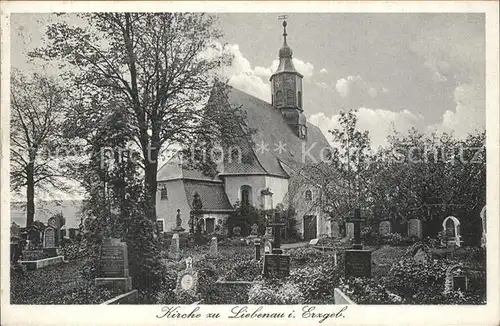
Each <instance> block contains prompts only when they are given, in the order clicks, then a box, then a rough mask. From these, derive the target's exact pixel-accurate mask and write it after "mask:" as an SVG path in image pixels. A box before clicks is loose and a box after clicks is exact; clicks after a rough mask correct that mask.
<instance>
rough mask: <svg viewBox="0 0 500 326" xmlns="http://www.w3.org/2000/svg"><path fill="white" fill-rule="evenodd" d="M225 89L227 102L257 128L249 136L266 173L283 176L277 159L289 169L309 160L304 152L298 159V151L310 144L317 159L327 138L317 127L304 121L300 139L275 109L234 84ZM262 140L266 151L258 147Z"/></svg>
mask: <svg viewBox="0 0 500 326" xmlns="http://www.w3.org/2000/svg"><path fill="white" fill-rule="evenodd" d="M229 90H230V91H229V94H228V97H229V103H230V104H231V105H232V106H241V108H242V110H244V111H245V112H246V114H247V124H248V127H249V128H254V129H256V131H257V132H256V134H255V135H254V136H253V141H254V143H255V148H254V153H255V156H256V157H257V159H258V162H259V163H260V165H261V166H262V168H263V169H264V170H265V171H266V172H267V173H268V174H272V175H279V176H287V175H288V174H287V173H286V172H285V171H284V170H283V168H282V166H281V164H280V163H279V161H282V162H284V163H285V164H286V165H288V166H289V167H291V168H292V169H293V168H296V167H298V166H299V165H301V164H303V163H306V162H311V159H310V158H309V156H307V155H305V162H302V157H303V155H302V154H303V153H305V152H306V151H307V150H308V149H309V148H310V147H311V146H312V149H311V150H310V151H309V153H310V154H311V156H313V157H314V158H315V159H316V160H317V161H319V160H320V158H321V150H322V149H323V148H329V144H328V141H327V140H326V138H325V136H324V135H323V133H322V132H321V131H320V129H319V128H318V127H316V126H314V125H312V124H310V123H307V134H308V136H307V140H303V139H300V138H299V137H297V136H296V135H295V134H294V133H293V131H292V130H291V129H290V127H288V125H287V124H286V123H285V121H284V119H283V117H282V115H281V112H280V110H279V109H277V108H275V107H273V106H272V105H271V104H269V103H267V102H266V101H263V100H261V99H258V98H256V97H254V96H252V95H249V94H247V93H245V92H242V91H240V90H238V89H236V88H232V87H230V88H229ZM280 142H281V144H283V145H284V149H285V150H284V151H279V150H278V146H279V144H280ZM262 143H263V144H267V145H268V147H267V149H268V150H267V151H266V150H259V145H260V144H262Z"/></svg>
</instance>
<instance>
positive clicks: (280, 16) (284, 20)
mask: <svg viewBox="0 0 500 326" xmlns="http://www.w3.org/2000/svg"><path fill="white" fill-rule="evenodd" d="M287 18H288V15H279V16H278V19H279V20H283V44H286V36H287V35H288V34H287V33H286V25H287V23H286V19H287Z"/></svg>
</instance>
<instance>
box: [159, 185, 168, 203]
mask: <svg viewBox="0 0 500 326" xmlns="http://www.w3.org/2000/svg"><path fill="white" fill-rule="evenodd" d="M160 199H162V200H163V199H168V189H167V186H166V185H162V186H161V188H160Z"/></svg>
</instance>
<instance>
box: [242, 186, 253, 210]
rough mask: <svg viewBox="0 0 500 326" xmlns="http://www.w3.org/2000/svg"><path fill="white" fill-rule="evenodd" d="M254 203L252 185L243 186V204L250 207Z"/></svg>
mask: <svg viewBox="0 0 500 326" xmlns="http://www.w3.org/2000/svg"><path fill="white" fill-rule="evenodd" d="M251 204H252V187H250V186H246V185H245V186H242V187H241V206H245V207H248V206H250V205H251Z"/></svg>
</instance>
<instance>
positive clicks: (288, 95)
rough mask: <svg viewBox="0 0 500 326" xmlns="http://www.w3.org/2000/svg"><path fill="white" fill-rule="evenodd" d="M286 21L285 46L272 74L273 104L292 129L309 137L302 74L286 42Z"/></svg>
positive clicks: (300, 136)
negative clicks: (303, 102) (304, 112)
mask: <svg viewBox="0 0 500 326" xmlns="http://www.w3.org/2000/svg"><path fill="white" fill-rule="evenodd" d="M286 26H287V23H286V21H283V46H282V47H281V49H280V51H279V59H280V62H279V65H278V69H277V70H276V72H275V73H274V74H272V76H271V78H270V79H269V81H270V82H271V92H272V100H271V103H272V105H273V106H274V107H275V108H277V109H279V110H280V111H281V114H282V115H283V118H284V119H285V121H286V123H287V124H288V126H289V127H290V128H291V129H292V131H293V132H294V133H295V135H297V137H299V138H301V139H305V138H306V137H307V125H306V117H305V116H304V114H303V108H302V78H303V77H304V76H302V75H301V74H300V73H298V72H297V70H296V69H295V66H294V65H293V62H292V54H293V52H292V49H290V47H289V46H288V44H287V43H286V36H287V33H286Z"/></svg>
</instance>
